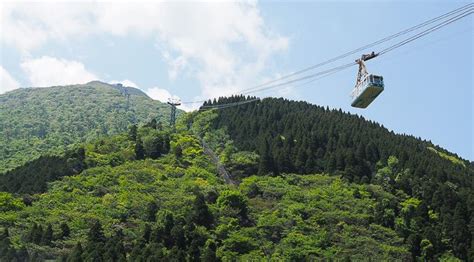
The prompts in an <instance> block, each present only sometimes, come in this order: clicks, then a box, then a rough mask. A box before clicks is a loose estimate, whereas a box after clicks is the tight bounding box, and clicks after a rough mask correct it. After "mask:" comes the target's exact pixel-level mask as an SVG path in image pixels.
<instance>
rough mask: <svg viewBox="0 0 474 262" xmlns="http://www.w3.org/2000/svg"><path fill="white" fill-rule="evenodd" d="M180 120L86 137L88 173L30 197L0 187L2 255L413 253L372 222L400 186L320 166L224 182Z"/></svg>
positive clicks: (219, 257) (223, 257)
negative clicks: (392, 188)
mask: <svg viewBox="0 0 474 262" xmlns="http://www.w3.org/2000/svg"><path fill="white" fill-rule="evenodd" d="M178 130H179V132H178V133H172V132H171V130H166V129H164V130H163V129H158V130H157V129H155V128H153V127H142V128H139V129H138V132H135V131H133V129H131V132H129V134H128V135H127V134H122V135H117V136H113V137H109V138H105V139H100V140H97V141H95V142H94V143H91V144H87V145H85V146H84V150H85V154H84V156H85V158H82V157H81V158H80V159H78V160H79V162H81V163H79V165H83V166H85V170H84V171H83V172H82V173H81V174H78V175H74V176H69V177H64V178H62V179H61V180H59V181H55V182H53V183H51V184H50V185H49V189H48V191H47V192H45V193H43V194H38V195H35V196H33V197H29V198H28V199H29V201H25V199H23V201H21V199H19V198H16V197H14V196H13V195H12V194H9V193H0V207H1V208H0V232H5V233H3V234H0V260H2V259H3V260H5V261H13V260H14V259H15V258H16V259H17V260H18V261H26V260H28V261H30V260H34V261H42V260H44V259H45V260H49V259H56V260H60V259H61V258H63V259H65V258H66V257H67V258H68V259H67V261H259V260H261V259H262V258H263V257H266V258H268V259H270V260H275V261H305V260H308V261H318V260H330V259H332V260H343V259H345V260H347V259H353V260H359V261H360V260H364V259H365V258H367V257H371V258H372V259H373V260H376V261H394V260H397V259H398V260H408V259H409V257H410V253H409V251H408V249H407V245H406V244H404V243H403V239H402V238H401V237H399V236H398V235H397V234H396V232H395V231H394V230H393V229H390V228H388V227H386V226H383V225H380V224H378V223H377V222H375V219H374V212H373V210H372V208H373V207H374V206H376V205H377V201H378V200H377V199H378V198H386V199H391V198H394V196H393V195H391V194H390V193H388V192H385V191H384V190H383V189H382V188H381V187H380V186H376V185H356V184H350V183H348V182H345V181H343V180H341V178H340V177H337V176H328V175H323V174H311V175H296V174H289V175H285V176H281V177H269V176H262V177H258V176H250V177H248V178H245V179H243V180H242V181H241V184H240V185H239V186H234V185H228V184H225V183H224V180H223V179H222V178H220V177H218V176H217V169H216V166H215V165H214V164H213V161H212V159H210V157H209V156H207V155H206V154H205V153H204V151H203V149H202V147H201V145H200V143H199V139H198V137H196V136H194V135H192V134H191V133H190V132H189V131H188V130H186V128H183V126H180V127H178ZM48 161H49V162H54V161H56V160H55V159H49V160H48ZM57 161H59V162H61V159H57ZM34 164H35V162H33V163H31V165H34ZM36 164H37V165H41V164H42V163H41V162H36ZM31 168H33V167H31ZM41 172H43V173H45V174H46V173H48V172H51V170H49V171H48V170H44V169H42V170H41ZM13 179H15V177H13ZM18 183H20V184H21V183H23V180H21V181H18ZM27 258H29V259H27ZM3 260H2V261H3Z"/></svg>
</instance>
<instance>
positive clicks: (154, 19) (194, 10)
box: [1, 1, 288, 97]
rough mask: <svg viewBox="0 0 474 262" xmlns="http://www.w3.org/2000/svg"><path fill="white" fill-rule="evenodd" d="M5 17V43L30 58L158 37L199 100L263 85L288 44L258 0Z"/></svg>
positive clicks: (71, 7)
mask: <svg viewBox="0 0 474 262" xmlns="http://www.w3.org/2000/svg"><path fill="white" fill-rule="evenodd" d="M51 10H54V12H51ZM2 14H3V15H2V18H1V23H2V28H3V29H4V34H3V37H2V39H3V40H2V41H4V42H5V43H6V44H8V45H10V46H12V47H15V48H18V49H20V50H22V51H23V52H24V53H26V54H28V53H29V52H30V51H32V50H34V49H35V48H37V47H40V46H42V45H44V44H46V43H49V42H58V41H59V42H67V43H68V44H70V45H73V44H74V42H73V41H75V39H78V38H81V39H82V38H86V37H92V36H94V35H98V34H109V35H113V36H127V37H130V36H136V37H142V36H144V38H143V39H155V40H156V44H155V45H157V46H158V47H159V49H160V50H157V51H158V52H161V54H162V55H163V58H164V60H165V61H166V62H167V63H168V76H169V78H170V79H172V80H173V79H175V78H177V77H179V76H182V74H183V73H184V74H185V75H186V76H191V77H194V78H196V79H197V80H198V81H199V83H200V85H201V94H200V96H201V97H215V96H220V95H228V94H232V93H236V92H238V91H239V90H242V89H245V88H248V87H251V86H253V85H255V84H258V83H259V82H260V80H261V79H262V77H263V75H264V74H266V73H267V72H266V69H267V67H268V62H269V61H270V60H271V58H272V57H273V56H274V55H275V54H277V53H278V52H281V51H283V50H286V49H287V47H288V39H287V38H286V37H283V36H280V35H279V34H277V33H275V32H274V31H272V30H271V29H270V28H268V27H267V25H266V24H265V21H264V19H263V17H262V16H261V14H260V10H259V8H258V6H257V3H256V2H255V1H246V2H234V1H229V2H221V1H218V2H180V1H179V2H172V1H160V2H150V1H148V2H133V3H132V2H119V3H106V2H105V3H104V2H87V3H46V4H45V3H38V2H31V3H20V4H13V3H9V4H8V5H7V4H6V5H5V8H4V11H3V12H2Z"/></svg>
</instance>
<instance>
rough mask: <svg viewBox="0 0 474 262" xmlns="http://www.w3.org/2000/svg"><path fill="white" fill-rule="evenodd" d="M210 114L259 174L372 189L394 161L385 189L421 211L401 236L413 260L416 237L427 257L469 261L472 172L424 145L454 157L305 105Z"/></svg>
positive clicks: (285, 103) (271, 101) (268, 102)
mask: <svg viewBox="0 0 474 262" xmlns="http://www.w3.org/2000/svg"><path fill="white" fill-rule="evenodd" d="M249 99H254V98H252V97H243V96H233V97H228V98H219V99H217V100H214V101H208V102H206V103H205V104H204V106H212V105H219V104H227V103H236V102H239V101H245V100H249ZM217 113H218V117H217V118H216V119H215V120H214V122H213V125H214V128H215V129H218V128H226V130H227V131H228V133H229V135H230V137H231V139H232V140H233V141H234V144H235V145H236V146H237V148H238V149H239V150H248V151H255V152H257V153H258V154H259V155H260V158H259V159H260V160H259V164H258V173H259V174H260V175H266V174H273V175H278V174H282V173H290V172H295V173H302V174H304V173H319V172H328V173H334V174H339V175H341V176H342V177H343V178H344V179H346V180H347V181H350V182H356V183H376V181H375V180H376V179H375V174H376V170H377V168H378V167H380V166H383V164H384V163H387V159H388V158H389V156H391V155H393V156H396V158H397V159H398V160H397V161H398V163H397V166H398V168H399V170H403V171H406V172H404V174H405V175H404V176H400V177H397V178H395V177H394V178H393V181H392V183H393V184H394V187H393V190H401V191H403V192H404V193H405V194H407V195H409V196H412V197H416V198H418V199H421V200H422V205H420V208H424V211H423V212H421V211H420V212H421V213H419V214H418V215H417V217H414V218H413V219H415V220H417V219H420V220H419V221H418V222H419V223H421V226H420V228H418V229H416V230H414V229H409V230H407V231H406V232H405V233H404V234H403V237H405V238H406V241H407V242H411V243H410V245H411V248H412V253H413V255H414V256H419V255H420V252H421V251H420V250H421V247H420V245H422V243H421V239H422V238H429V239H431V244H432V245H433V247H432V248H433V251H432V256H433V257H436V256H437V255H440V254H442V253H443V252H445V251H447V250H452V251H453V253H454V254H455V255H456V256H457V257H459V258H461V259H468V257H470V258H471V259H474V243H473V242H472V239H473V234H474V219H473V215H474V190H473V188H474V185H473V179H472V178H473V176H474V171H473V170H474V169H473V168H472V164H470V163H469V162H467V161H464V160H460V161H456V162H454V161H450V159H449V158H443V157H440V156H439V154H436V153H434V152H433V150H432V149H431V150H430V149H428V147H430V148H436V150H437V151H439V152H443V154H444V155H450V156H451V158H457V156H456V155H454V156H452V155H453V154H451V153H449V152H446V151H445V150H443V149H441V148H438V147H436V146H434V145H433V144H432V143H431V142H428V141H422V140H420V139H417V138H415V137H413V136H407V135H397V134H394V133H393V132H391V131H388V130H387V129H386V128H384V127H383V126H381V125H380V124H378V123H375V122H372V121H367V120H365V119H364V118H363V117H361V116H357V115H351V114H347V113H344V112H342V111H341V110H330V109H328V108H323V107H319V106H315V105H311V104H309V103H306V102H294V101H289V100H286V99H275V98H267V99H263V100H262V101H256V102H251V103H245V104H242V105H239V106H233V107H228V108H224V109H220V110H217ZM460 163H461V164H460ZM428 209H430V210H432V212H436V213H437V214H439V217H437V218H436V221H431V220H429V219H427V218H428ZM417 212H418V211H417ZM453 220H455V221H456V223H455V224H454V225H453ZM414 223H415V222H414ZM425 244H426V243H425Z"/></svg>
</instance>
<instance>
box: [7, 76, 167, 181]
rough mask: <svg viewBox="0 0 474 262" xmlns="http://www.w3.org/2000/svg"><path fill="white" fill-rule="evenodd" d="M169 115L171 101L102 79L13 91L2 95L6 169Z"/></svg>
mask: <svg viewBox="0 0 474 262" xmlns="http://www.w3.org/2000/svg"><path fill="white" fill-rule="evenodd" d="M124 89H126V90H127V91H128V93H129V94H130V103H129V104H128V105H127V99H126V97H125V96H124V91H123V90H124ZM168 115H169V107H168V106H167V105H166V104H163V103H160V102H158V101H154V100H152V99H151V98H149V97H148V96H146V94H145V93H143V92H142V91H140V90H138V89H135V88H131V87H126V88H125V87H118V86H115V85H109V84H105V83H101V82H98V81H94V82H90V83H87V84H84V85H72V86H55V87H48V88H23V89H17V90H14V91H12V92H8V93H6V94H3V95H0V173H2V172H4V171H6V170H8V169H11V168H14V167H16V166H19V165H21V164H23V163H25V162H26V161H28V160H31V159H34V158H37V157H39V156H40V155H41V154H43V153H50V152H61V151H63V150H64V149H65V148H66V147H67V146H68V145H70V144H73V143H76V142H81V141H88V140H91V139H95V138H97V137H100V136H104V135H112V134H117V133H119V132H123V131H125V130H126V128H127V127H128V126H129V125H130V124H132V123H139V122H144V121H149V120H150V119H151V118H158V120H160V121H164V122H166V123H167V122H168V121H167V119H168Z"/></svg>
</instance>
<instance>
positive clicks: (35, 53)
mask: <svg viewBox="0 0 474 262" xmlns="http://www.w3.org/2000/svg"><path fill="white" fill-rule="evenodd" d="M465 4H467V2H459V1H444V2H439V1H438V2H432V1H419V2H413V1H403V2H400V1H378V2H375V1H374V2H367V1H366V2H355V1H343V2H332V1H331V2H330V1H323V2H320V1H305V2H294V1H278V2H275V1H273V2H254V1H250V2H245V3H236V2H231V3H229V2H225V3H223V2H219V3H216V2H212V3H204V2H199V3H197V2H194V3H190V2H180V3H170V2H166V3H154V2H146V3H143V2H140V3H127V2H120V3H119V4H110V3H97V2H76V3H74V4H70V3H67V2H60V3H47V2H45V3H43V2H35V3H26V2H20V3H8V4H6V3H2V13H1V14H2V15H1V29H2V30H1V31H0V32H1V42H2V49H1V68H0V69H1V70H0V73H1V74H0V76H1V86H0V93H4V92H7V91H9V90H12V89H15V88H19V87H29V86H51V85H60V84H74V83H83V82H87V81H89V80H92V79H100V80H102V81H106V82H111V81H122V82H125V83H128V84H129V85H133V86H137V87H139V88H141V89H143V90H144V91H146V92H147V93H148V94H149V95H150V96H151V97H152V98H154V99H159V100H165V99H166V98H167V97H169V96H178V97H180V98H181V99H182V100H184V101H190V100H200V99H202V98H209V97H213V96H219V95H226V94H232V93H238V92H239V90H242V89H245V88H248V87H251V86H254V85H257V84H260V83H262V82H265V81H268V80H271V79H273V78H276V77H279V76H282V75H286V74H289V73H291V72H294V71H297V70H299V69H301V68H305V67H307V66H310V65H313V64H317V63H319V62H321V61H324V60H326V59H328V58H332V57H334V56H337V55H339V54H341V53H344V52H347V51H350V50H352V49H354V48H357V47H359V46H362V45H365V44H367V43H371V42H373V41H376V40H378V39H380V38H383V37H385V36H387V35H389V34H392V33H395V32H398V31H400V30H403V29H405V28H408V27H410V26H413V25H415V24H418V23H421V22H423V21H425V20H428V19H430V18H432V17H435V16H438V15H440V14H442V13H445V12H448V11H450V10H452V9H455V8H458V7H460V6H462V5H465ZM50 10H55V11H54V12H50ZM472 17H473V16H472V15H471V16H470V17H467V18H464V19H463V20H460V21H458V22H456V23H454V24H451V25H449V26H447V27H445V28H443V29H441V30H439V31H436V32H434V33H432V34H430V35H428V36H426V37H423V38H421V39H419V40H418V41H415V42H412V43H410V44H408V45H406V46H404V47H402V48H400V49H397V50H395V51H393V52H391V53H389V54H387V55H386V56H383V57H380V58H377V59H374V60H372V61H369V62H368V63H367V67H368V70H369V72H372V73H375V74H380V75H383V76H384V79H385V84H386V89H385V91H384V92H383V93H382V94H381V95H380V96H379V97H378V98H377V99H376V101H374V103H373V104H371V105H370V106H369V107H368V108H367V109H364V110H361V109H355V108H352V107H350V102H351V98H350V97H349V94H350V91H351V90H352V87H353V85H354V82H355V76H356V73H357V72H356V70H357V68H355V67H352V68H350V69H347V70H345V71H342V72H339V73H337V74H334V75H331V76H329V77H327V78H324V79H321V80H318V81H315V82H313V83H311V84H308V85H304V86H299V87H297V86H295V85H293V86H289V87H286V88H281V89H276V90H271V91H267V92H262V93H256V94H255V95H258V96H284V97H287V98H290V99H297V100H306V101H308V102H310V103H313V104H318V105H323V106H329V107H331V108H342V109H343V110H344V111H346V112H350V113H354V114H359V115H363V116H364V117H365V118H367V119H369V120H373V121H376V122H379V123H381V124H382V125H384V126H385V127H387V128H388V129H390V130H393V131H394V132H396V133H405V134H410V135H414V136H416V137H421V138H422V139H426V140H431V141H432V142H433V143H434V144H438V145H440V146H442V147H444V148H446V149H448V150H450V151H452V152H455V153H457V154H458V155H460V156H461V157H463V158H466V159H469V160H474V152H473V148H474V141H473V111H474V107H473V98H474V94H473V35H474V34H473V32H474V31H473V18H472ZM401 39H403V37H402V38H401ZM384 46H386V45H381V46H379V47H375V48H374V49H373V50H367V51H378V50H380V49H382V48H383V47H384ZM357 56H360V54H358V55H354V56H351V57H349V58H347V59H345V60H341V61H339V62H337V63H334V64H333V65H332V66H336V65H338V64H342V63H346V62H351V61H353V60H354V59H355V58H357ZM329 67H331V66H329ZM184 109H191V107H190V106H189V105H188V106H187V107H185V108H184Z"/></svg>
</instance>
